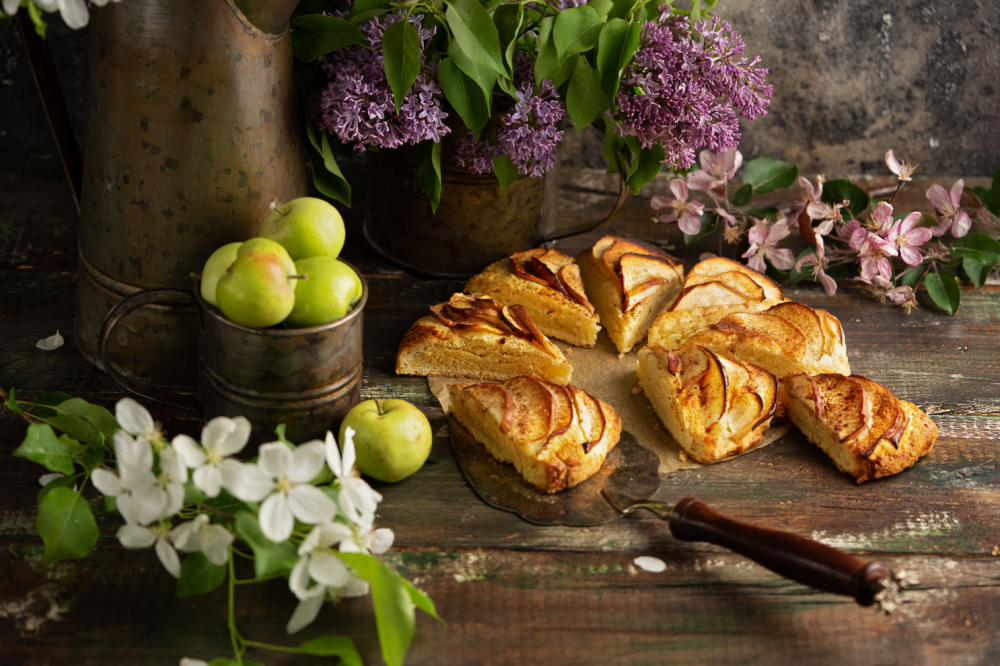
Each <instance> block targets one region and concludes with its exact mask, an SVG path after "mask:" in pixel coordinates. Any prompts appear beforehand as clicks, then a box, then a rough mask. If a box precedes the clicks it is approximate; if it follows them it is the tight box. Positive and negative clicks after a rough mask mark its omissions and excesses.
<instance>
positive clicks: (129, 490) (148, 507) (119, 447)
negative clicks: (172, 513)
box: [90, 430, 168, 525]
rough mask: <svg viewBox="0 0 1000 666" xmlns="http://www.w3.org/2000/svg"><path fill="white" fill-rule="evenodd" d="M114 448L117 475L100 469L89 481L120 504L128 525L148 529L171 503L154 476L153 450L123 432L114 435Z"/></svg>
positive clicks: (97, 469) (142, 441)
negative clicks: (141, 526) (145, 526)
mask: <svg viewBox="0 0 1000 666" xmlns="http://www.w3.org/2000/svg"><path fill="white" fill-rule="evenodd" d="M114 447H115V461H116V462H117V465H118V471H117V473H116V472H113V471H111V470H108V469H105V468H103V467H98V468H96V469H95V470H94V471H93V473H92V474H91V476H90V479H91V481H92V482H93V484H94V487H95V488H97V489H98V490H99V491H101V493H103V494H104V495H107V496H108V497H114V498H115V499H116V500H117V505H118V511H119V512H120V513H121V514H122V517H123V518H124V519H125V522H127V523H130V524H131V523H140V524H143V525H148V524H149V523H151V522H153V521H154V520H157V519H158V517H159V516H160V515H161V514H162V513H163V511H164V509H165V508H166V506H167V499H168V498H167V497H166V495H165V494H163V493H162V492H159V490H160V489H159V486H158V484H157V481H156V476H155V475H154V474H153V450H152V449H151V448H150V447H149V443H148V442H147V441H146V440H144V439H137V438H135V437H132V436H131V435H129V434H128V433H127V432H125V431H124V430H119V431H118V432H116V433H115V435H114Z"/></svg>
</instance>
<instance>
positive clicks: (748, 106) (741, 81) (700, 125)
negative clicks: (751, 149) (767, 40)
mask: <svg viewBox="0 0 1000 666" xmlns="http://www.w3.org/2000/svg"><path fill="white" fill-rule="evenodd" d="M695 31H696V32H698V33H700V34H701V36H702V41H701V42H699V41H696V39H695V38H694V36H693V35H692V32H691V30H690V29H689V28H688V24H687V19H686V18H685V17H683V16H677V15H673V14H672V13H671V10H670V8H669V7H664V8H663V9H662V10H661V12H660V16H659V19H658V20H657V21H650V22H648V23H646V24H645V25H644V26H643V29H642V37H641V42H640V48H639V50H638V51H637V52H636V54H635V57H634V58H633V59H632V62H630V63H629V65H628V66H627V67H626V68H625V70H624V71H623V72H622V78H621V86H620V88H619V92H618V94H617V95H616V97H615V111H614V119H615V121H616V122H617V123H618V125H619V131H620V132H621V134H623V135H628V136H635V137H636V138H637V139H639V143H640V145H641V146H642V147H643V148H649V147H651V146H653V145H656V144H660V145H662V146H663V147H664V148H665V149H666V158H665V159H664V160H663V161H664V164H666V165H668V166H670V167H672V168H681V169H686V168H688V167H690V166H691V165H692V164H694V159H695V152H696V150H697V149H698V148H700V147H701V146H707V147H708V148H710V149H712V150H715V151H726V150H730V149H731V148H735V147H736V145H737V143H738V141H739V137H740V132H739V124H738V122H737V113H739V114H740V115H742V116H744V117H746V118H751V119H752V118H757V117H759V116H761V115H763V114H765V113H766V112H767V111H766V107H767V106H768V104H770V97H771V86H769V85H765V84H764V76H765V75H766V74H767V69H764V68H758V67H756V65H757V63H758V62H759V59H758V58H754V59H753V60H748V59H747V58H745V57H742V54H743V48H744V44H743V40H742V39H741V38H740V36H739V34H737V33H736V31H735V30H733V29H732V27H731V26H730V25H729V23H727V22H726V21H722V20H720V19H715V18H713V19H710V20H706V21H700V22H699V23H697V24H696V25H695Z"/></svg>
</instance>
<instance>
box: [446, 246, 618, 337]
mask: <svg viewBox="0 0 1000 666" xmlns="http://www.w3.org/2000/svg"><path fill="white" fill-rule="evenodd" d="M465 291H467V292H469V293H474V294H487V295H489V296H492V297H493V298H495V299H497V300H498V301H500V302H501V303H504V304H506V305H523V306H524V307H525V309H526V310H527V311H528V314H529V315H531V318H532V319H533V320H534V321H535V323H536V324H537V325H538V330H540V331H541V332H542V333H544V334H545V335H547V336H549V337H552V338H557V339H559V340H563V341H564V342H568V343H570V344H571V345H577V346H579V347H593V346H594V343H595V342H596V341H597V333H598V331H600V330H601V326H600V324H599V323H598V321H599V320H598V316H597V312H596V311H595V310H594V306H593V305H592V304H591V303H590V301H589V300H587V295H586V292H585V291H584V288H583V281H582V280H581V278H580V267H579V266H577V265H576V262H575V261H574V260H573V257H570V256H568V255H565V254H563V253H562V252H559V251H558V250H547V249H545V248H543V247H538V248H534V249H532V250H527V251H526V252H518V253H516V254H513V255H511V256H510V257H509V258H507V259H501V260H499V261H496V262H494V263H492V264H490V265H489V266H487V267H486V268H485V269H484V270H483V272H482V273H480V274H479V275H476V276H474V277H473V278H472V279H470V280H469V281H468V283H466V285H465Z"/></svg>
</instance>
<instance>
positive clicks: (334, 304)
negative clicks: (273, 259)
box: [285, 257, 364, 328]
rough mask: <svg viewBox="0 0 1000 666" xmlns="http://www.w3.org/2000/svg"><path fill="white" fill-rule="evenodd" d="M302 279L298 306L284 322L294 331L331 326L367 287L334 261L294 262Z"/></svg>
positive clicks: (348, 269) (354, 303) (323, 258)
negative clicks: (296, 329) (325, 325)
mask: <svg viewBox="0 0 1000 666" xmlns="http://www.w3.org/2000/svg"><path fill="white" fill-rule="evenodd" d="M295 272H296V273H297V274H298V275H299V278H300V279H299V280H297V282H298V284H297V285H296V287H295V306H294V307H293V308H292V312H291V314H289V315H288V319H287V320H285V325H286V326H289V327H291V328H307V327H309V326H320V325H322V324H329V323H330V322H331V321H335V320H337V319H340V318H341V317H343V316H344V315H346V314H347V313H348V312H350V311H351V309H352V308H353V307H354V306H355V305H357V303H358V301H359V300H361V295H362V294H363V293H364V285H363V284H362V283H361V278H360V277H359V276H358V274H357V273H356V272H355V271H354V269H353V268H351V267H350V266H348V265H347V264H345V263H344V262H343V261H341V260H339V259H334V258H332V257H308V258H306V259H299V260H298V261H296V262H295Z"/></svg>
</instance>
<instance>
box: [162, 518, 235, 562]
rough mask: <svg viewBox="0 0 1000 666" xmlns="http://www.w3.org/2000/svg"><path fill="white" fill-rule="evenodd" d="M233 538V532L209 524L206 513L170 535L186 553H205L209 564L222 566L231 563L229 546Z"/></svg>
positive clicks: (183, 524)
mask: <svg viewBox="0 0 1000 666" xmlns="http://www.w3.org/2000/svg"><path fill="white" fill-rule="evenodd" d="M233 538H234V537H233V533H232V532H230V531H229V530H227V529H226V528H225V527H223V526H222V525H217V524H215V523H211V522H209V519H208V515H207V514H204V513H199V514H198V515H197V516H195V518H194V520H189V521H188V522H186V523H181V524H180V525H178V526H177V527H175V528H174V529H173V530H171V533H170V540H171V541H173V542H174V545H175V546H176V547H177V548H178V549H180V550H182V551H184V552H185V553H197V552H201V553H204V555H205V557H207V558H208V560H209V562H211V563H213V564H218V565H220V566H221V565H223V564H225V563H226V562H228V561H229V546H230V544H232V543H233Z"/></svg>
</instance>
